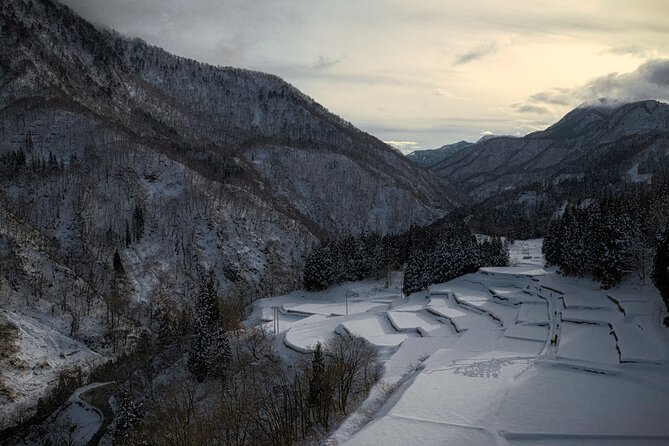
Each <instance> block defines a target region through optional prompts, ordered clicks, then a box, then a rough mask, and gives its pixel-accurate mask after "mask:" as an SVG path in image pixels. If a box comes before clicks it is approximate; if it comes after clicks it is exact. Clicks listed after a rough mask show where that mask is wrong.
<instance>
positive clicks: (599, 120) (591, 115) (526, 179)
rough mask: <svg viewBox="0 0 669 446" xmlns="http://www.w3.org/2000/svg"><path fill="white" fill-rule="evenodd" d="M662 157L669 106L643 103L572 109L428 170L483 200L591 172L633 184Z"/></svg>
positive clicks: (662, 162)
mask: <svg viewBox="0 0 669 446" xmlns="http://www.w3.org/2000/svg"><path fill="white" fill-rule="evenodd" d="M668 156H669V105H667V104H664V103H661V102H657V101H653V100H647V101H641V102H635V103H630V104H625V105H618V106H602V105H597V106H582V107H578V108H576V109H575V110H573V111H571V112H570V113H568V114H567V115H566V116H564V118H562V119H561V120H560V121H559V122H557V123H556V124H554V125H553V126H551V127H549V128H547V129H546V130H544V131H539V132H534V133H531V134H529V135H526V136H524V137H522V138H512V137H496V138H494V139H489V140H484V141H481V142H478V143H476V144H475V145H473V146H471V147H469V148H468V149H467V150H463V151H460V152H458V153H456V154H455V155H453V156H451V157H449V158H447V159H445V160H443V161H441V162H439V163H437V164H435V165H433V166H431V169H432V171H434V172H435V173H437V174H438V175H439V176H441V177H442V178H444V179H446V180H449V181H451V182H453V183H457V184H460V185H462V187H463V188H464V190H465V191H466V192H467V193H469V194H470V195H472V196H474V197H476V198H478V199H484V198H486V197H489V196H491V195H494V194H495V193H497V192H498V191H500V190H508V189H519V188H522V187H525V186H529V185H531V184H536V183H542V182H545V181H549V180H560V179H564V178H573V177H578V176H584V175H586V176H587V175H590V174H591V173H592V172H597V173H602V172H607V174H610V175H612V176H613V177H615V176H617V177H619V178H628V179H632V180H638V179H639V178H643V175H651V174H652V173H653V172H654V171H655V169H657V168H660V167H662V166H664V167H667V166H669V162H668V161H669V158H668ZM639 175H641V177H640V176H639Z"/></svg>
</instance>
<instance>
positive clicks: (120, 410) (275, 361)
mask: <svg viewBox="0 0 669 446" xmlns="http://www.w3.org/2000/svg"><path fill="white" fill-rule="evenodd" d="M217 288H218V284H217V283H216V280H215V278H214V276H213V274H211V273H204V274H203V275H202V278H201V280H200V283H199V291H198V294H197V298H196V303H195V308H194V309H193V311H192V313H184V314H182V316H181V317H185V318H189V319H190V323H179V324H177V325H179V326H181V327H188V329H187V330H186V331H183V330H179V329H178V328H176V327H174V328H169V325H170V324H169V323H167V324H164V323H162V322H161V323H159V326H160V327H162V328H160V329H159V330H157V333H156V335H151V336H146V337H144V338H142V343H141V344H140V345H139V346H138V348H137V349H136V350H135V352H134V353H133V355H132V357H128V358H129V359H128V361H131V362H132V364H126V367H120V368H118V371H122V372H123V373H126V374H125V375H124V376H123V377H122V378H121V379H119V377H116V376H103V377H99V378H100V379H105V380H108V379H110V378H114V379H117V380H119V381H125V382H124V383H123V384H122V385H121V386H120V388H119V389H118V392H117V398H116V401H117V408H116V410H115V421H114V423H113V426H112V428H111V429H112V437H113V444H115V445H142V444H156V445H175V446H176V445H201V444H212V445H215V444H216V445H217V444H225V445H239V446H243V445H276V446H279V445H288V444H299V443H301V442H304V441H312V442H316V441H319V440H322V439H323V438H324V437H325V436H326V435H327V433H328V432H330V431H331V430H332V428H333V427H335V426H337V424H338V423H339V422H341V421H342V420H343V419H344V418H345V417H346V416H348V415H349V414H350V413H351V411H352V410H354V409H355V407H357V405H358V404H359V403H360V402H361V401H362V400H364V398H366V396H367V394H368V393H369V390H370V389H371V387H372V386H373V385H374V384H375V383H376V382H377V381H378V379H379V377H380V372H381V366H380V363H379V361H378V358H377V350H376V348H375V347H373V346H372V345H371V344H369V343H368V342H367V341H366V340H365V339H363V338H359V337H356V336H352V335H349V334H346V333H342V334H336V335H335V336H334V337H333V338H332V339H331V340H329V341H328V342H326V343H325V344H324V345H321V344H320V343H318V344H316V345H315V346H314V352H313V353H312V354H310V355H304V356H303V355H299V354H295V355H294V358H293V359H287V358H285V355H280V354H279V352H277V351H276V349H275V347H274V340H275V338H274V337H273V336H272V335H270V334H269V333H268V332H267V331H266V330H265V329H263V328H262V327H258V328H254V329H247V330H239V329H237V328H238V327H236V324H234V323H232V324H230V323H226V321H225V318H224V317H223V312H224V310H223V309H222V308H221V304H222V303H223V300H222V299H221V298H220V296H219V295H218V291H217ZM180 358H185V362H181V361H180ZM134 363H137V366H136V367H131V366H132V365H133V364H134ZM174 364H176V367H172V366H173V365H174ZM179 364H181V366H180V365H179ZM130 369H131V370H130ZM165 370H168V372H165Z"/></svg>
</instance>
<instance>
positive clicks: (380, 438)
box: [254, 240, 669, 446]
mask: <svg viewBox="0 0 669 446" xmlns="http://www.w3.org/2000/svg"><path fill="white" fill-rule="evenodd" d="M540 247H541V241H540V240H530V241H521V242H516V243H515V244H514V245H513V246H512V247H511V258H512V264H513V265H514V266H512V267H509V268H484V269H482V270H481V271H479V272H478V273H475V274H469V275H466V276H463V277H460V278H458V279H455V280H453V281H451V282H448V283H444V284H438V285H434V286H432V287H430V289H429V290H428V291H426V292H422V293H415V294H413V295H411V296H409V297H408V298H402V296H401V291H400V285H401V277H400V276H399V275H396V276H395V277H394V278H393V281H392V284H391V286H390V287H388V288H384V287H383V282H382V281H363V282H356V283H348V284H343V285H340V286H337V287H333V288H330V289H328V290H326V291H323V292H320V293H309V292H304V291H301V292H295V293H291V294H288V295H285V296H279V297H274V298H271V299H264V300H261V301H258V302H257V303H256V308H255V311H254V315H255V317H256V318H258V317H261V318H262V319H263V320H264V321H265V323H267V324H268V326H269V328H270V329H271V328H272V327H273V326H274V321H273V315H274V312H273V311H272V309H271V307H277V308H278V314H279V317H278V326H279V331H280V336H279V340H280V342H281V345H282V348H284V349H285V352H286V354H290V353H289V352H290V351H291V350H294V351H298V352H305V353H308V352H309V351H310V349H311V348H312V347H313V346H314V345H315V344H316V342H318V341H320V342H323V341H325V340H327V339H328V338H330V337H332V336H334V335H335V333H341V332H350V333H355V334H358V335H360V336H363V337H365V338H367V339H368V340H369V341H370V342H371V343H373V344H375V345H377V346H378V347H379V351H380V357H381V360H382V361H384V363H385V371H384V374H383V377H382V381H381V383H380V384H379V385H378V386H377V388H376V389H373V391H372V393H371V394H370V397H369V398H368V400H367V401H366V402H365V403H363V406H362V410H360V411H359V412H358V413H356V414H353V415H352V416H351V417H350V418H349V419H348V420H346V421H345V422H344V424H343V425H342V426H341V427H340V428H339V430H338V431H337V432H335V433H334V434H333V435H332V438H331V440H332V444H335V443H336V444H347V445H373V444H378V445H383V446H388V445H406V444H457V445H481V444H497V445H524V444H533V445H534V444H540V445H567V444H569V445H586V444H587V445H622V444H631V443H633V444H658V445H659V444H669V425H668V424H667V423H666V413H668V412H669V382H668V381H667V380H666V377H667V376H669V332H668V330H667V329H665V328H662V327H661V325H660V320H661V318H660V316H661V313H660V312H661V304H660V300H659V297H658V296H657V294H656V292H655V290H654V289H652V288H650V287H637V288H634V286H632V285H631V284H630V285H627V286H624V287H622V288H620V289H614V290H601V289H600V288H599V286H598V285H597V284H596V283H593V282H591V281H589V280H586V279H574V278H565V277H562V276H559V275H557V274H556V273H555V272H554V271H553V270H551V269H545V268H544V267H543V258H542V256H541V254H540ZM347 295H348V299H347V297H346V296H347ZM347 300H348V315H347V304H346V301H347ZM553 336H557V342H556V344H555V345H553V343H552V342H551V339H552V337H553ZM394 383H399V384H398V385H399V387H398V389H397V390H396V391H395V392H394V393H392V395H391V396H390V397H389V398H388V399H387V401H385V402H384V397H383V393H384V392H383V388H384V387H385V388H387V387H388V386H389V385H392V384H394ZM370 409H372V410H373V412H372V413H374V414H375V415H373V416H371V417H370V415H369V413H370ZM370 418H371V419H370Z"/></svg>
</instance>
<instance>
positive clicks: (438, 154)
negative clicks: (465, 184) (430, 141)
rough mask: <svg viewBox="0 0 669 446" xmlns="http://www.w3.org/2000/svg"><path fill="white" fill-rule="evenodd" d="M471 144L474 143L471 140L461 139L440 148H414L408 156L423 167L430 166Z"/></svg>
mask: <svg viewBox="0 0 669 446" xmlns="http://www.w3.org/2000/svg"><path fill="white" fill-rule="evenodd" d="M471 145H473V143H471V142H467V141H459V142H456V143H453V144H446V145H444V146H441V147H439V148H438V149H424V150H414V151H413V152H411V153H410V154H408V155H407V158H409V159H410V160H411V161H413V162H414V163H416V164H418V165H419V166H421V167H430V166H432V165H433V164H436V163H438V162H440V161H443V160H445V159H446V158H448V157H449V156H452V155H454V154H455V153H458V152H459V151H460V150H462V149H466V148H467V147H469V146H471Z"/></svg>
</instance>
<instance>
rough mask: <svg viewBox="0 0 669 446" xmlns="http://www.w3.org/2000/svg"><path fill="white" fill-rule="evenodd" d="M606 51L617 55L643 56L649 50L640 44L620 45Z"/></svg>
mask: <svg viewBox="0 0 669 446" xmlns="http://www.w3.org/2000/svg"><path fill="white" fill-rule="evenodd" d="M605 53H609V54H615V55H617V56H627V55H634V56H643V55H645V54H647V53H648V51H647V50H646V49H645V48H643V47H640V46H638V45H619V46H614V47H612V48H609V49H608V50H607V51H605Z"/></svg>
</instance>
